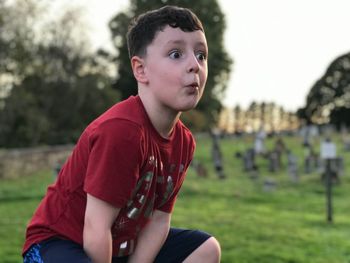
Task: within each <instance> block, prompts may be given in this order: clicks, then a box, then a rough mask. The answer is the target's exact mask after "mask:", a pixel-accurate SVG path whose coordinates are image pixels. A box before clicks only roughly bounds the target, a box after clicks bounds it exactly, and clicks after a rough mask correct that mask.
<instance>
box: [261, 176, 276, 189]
mask: <svg viewBox="0 0 350 263" xmlns="http://www.w3.org/2000/svg"><path fill="white" fill-rule="evenodd" d="M276 187H277V183H276V181H275V180H274V179H272V178H266V179H265V180H264V185H263V190H264V191H265V192H272V191H274V190H275V189H276Z"/></svg>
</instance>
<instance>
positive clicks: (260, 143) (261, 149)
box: [254, 128, 266, 154]
mask: <svg viewBox="0 0 350 263" xmlns="http://www.w3.org/2000/svg"><path fill="white" fill-rule="evenodd" d="M265 138H266V133H265V131H264V129H263V128H260V130H259V131H258V132H257V133H256V136H255V141H254V151H255V154H264V153H265Z"/></svg>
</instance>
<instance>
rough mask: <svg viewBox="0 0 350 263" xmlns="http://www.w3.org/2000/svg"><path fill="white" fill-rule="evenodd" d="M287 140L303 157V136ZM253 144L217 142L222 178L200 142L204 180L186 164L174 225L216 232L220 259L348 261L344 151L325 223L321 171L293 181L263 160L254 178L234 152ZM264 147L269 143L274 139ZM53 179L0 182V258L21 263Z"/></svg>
mask: <svg viewBox="0 0 350 263" xmlns="http://www.w3.org/2000/svg"><path fill="white" fill-rule="evenodd" d="M285 140H286V143H287V146H288V147H289V148H291V149H292V150H293V152H295V153H298V154H299V155H300V157H299V162H301V160H302V154H303V149H302V147H301V141H300V140H299V139H297V138H286V139H285ZM251 143H252V139H251V138H241V139H224V140H222V141H221V146H222V151H223V153H224V161H225V173H226V175H227V179H226V180H219V179H217V178H216V176H215V174H214V170H213V167H212V165H211V161H210V158H211V156H210V149H211V142H210V141H209V140H208V139H207V138H198V139H197V151H196V155H195V158H196V159H197V160H200V161H201V162H203V163H204V164H205V165H206V167H207V169H208V171H209V177H208V178H198V177H196V175H195V173H194V171H193V170H192V168H190V170H189V172H188V177H187V179H186V181H185V183H184V186H183V188H182V190H181V192H180V195H179V197H178V201H177V204H176V207H175V212H174V215H173V219H172V223H173V225H174V226H177V227H185V228H196V229H202V230H205V231H207V232H209V233H211V234H213V235H215V236H216V237H217V239H218V240H219V241H220V243H221V246H222V262H223V263H232V262H238V263H252V262H254V263H255V262H259V263H265V262H266V263H279V262H281V263H282V262H283V263H284V262H288V263H292V262H293V263H346V262H350V238H349V236H350V194H349V189H350V179H349V175H348V174H347V173H348V172H350V164H349V163H348V160H350V155H349V153H342V155H343V156H345V164H346V170H345V171H346V172H345V175H344V177H342V178H341V184H340V185H335V186H334V187H333V206H334V214H333V217H334V222H333V223H327V221H326V211H325V207H326V202H325V189H324V185H323V184H322V183H321V182H320V175H319V174H317V173H313V174H308V175H305V174H302V173H301V177H300V182H299V184H293V183H292V182H290V180H289V178H288V176H287V174H286V172H285V170H283V171H281V172H278V173H275V174H271V173H268V171H267V162H266V160H264V159H262V158H261V159H259V160H258V163H259V164H260V166H264V167H263V168H262V169H261V170H262V171H261V176H260V178H259V181H257V182H252V181H251V180H250V179H249V177H248V176H247V174H245V173H243V172H242V164H241V161H240V160H239V159H237V158H235V157H234V154H235V153H236V152H237V151H238V150H240V151H242V150H244V149H246V148H247V146H248V145H251ZM268 145H269V147H271V145H273V141H271V140H270V141H269V142H268ZM339 152H341V151H340V149H339ZM300 168H301V167H300ZM266 178H273V179H274V180H276V182H277V187H276V189H275V190H274V191H271V192H266V191H264V190H263V183H262V182H263V181H264V179H266ZM52 180H53V178H52V174H51V173H50V172H46V173H39V174H36V175H33V176H31V177H26V178H22V179H16V180H2V181H0V214H1V218H0V262H4V263H5V262H6V263H10V262H20V260H21V258H20V251H21V246H22V243H23V239H24V231H25V226H26V224H27V222H28V220H29V219H30V217H31V215H32V213H33V211H34V209H35V207H36V205H37V204H38V202H39V200H40V198H41V197H42V196H43V194H44V193H45V189H46V186H47V185H48V184H49V183H51V182H52Z"/></svg>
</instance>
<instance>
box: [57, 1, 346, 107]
mask: <svg viewBox="0 0 350 263" xmlns="http://www.w3.org/2000/svg"><path fill="white" fill-rule="evenodd" d="M56 2H60V3H61V4H62V3H68V4H69V5H83V4H84V9H85V12H86V16H85V17H86V19H87V22H88V23H89V28H90V29H91V30H89V36H90V38H91V40H92V42H93V46H94V47H95V48H98V47H104V48H106V49H109V50H111V49H112V46H111V41H110V33H109V30H108V27H107V23H108V21H109V20H110V19H111V17H113V16H114V15H115V14H116V13H118V12H120V11H122V10H124V9H126V8H127V7H128V3H129V1H128V0H69V1H66V0H56ZM193 2H194V1H193ZM218 2H219V4H220V6H221V9H222V11H223V13H224V14H225V18H226V31H225V36H224V39H225V43H224V46H225V48H226V50H227V53H228V54H229V55H230V56H231V57H232V59H233V60H234V64H233V66H232V71H231V75H230V80H229V82H228V85H227V86H228V87H227V91H226V96H225V100H224V101H223V103H224V105H225V106H227V107H233V106H235V105H240V106H241V107H243V108H246V107H248V106H249V104H250V103H251V102H252V101H256V102H274V103H275V104H277V105H280V106H283V107H284V109H286V110H289V111H295V110H297V109H298V108H300V107H303V106H304V104H305V98H306V95H307V94H308V92H309V90H310V89H311V87H312V86H313V84H314V83H315V82H316V81H317V80H318V79H319V78H320V77H321V76H322V75H323V74H324V73H325V70H326V69H327V67H328V65H329V64H330V63H331V62H332V61H333V60H334V59H335V58H336V57H338V56H340V55H342V54H345V53H347V52H350V34H349V26H350V15H349V10H350V1H349V0H218ZM204 26H205V25H204ZM209 59H210V54H209ZM209 74H210V72H209Z"/></svg>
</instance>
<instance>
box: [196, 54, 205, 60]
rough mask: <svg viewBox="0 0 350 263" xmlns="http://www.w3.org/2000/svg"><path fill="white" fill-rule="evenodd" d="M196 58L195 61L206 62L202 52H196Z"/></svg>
mask: <svg viewBox="0 0 350 263" xmlns="http://www.w3.org/2000/svg"><path fill="white" fill-rule="evenodd" d="M196 57H197V59H198V60H200V61H203V60H206V59H207V56H206V55H205V53H204V52H198V53H197V54H196Z"/></svg>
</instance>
